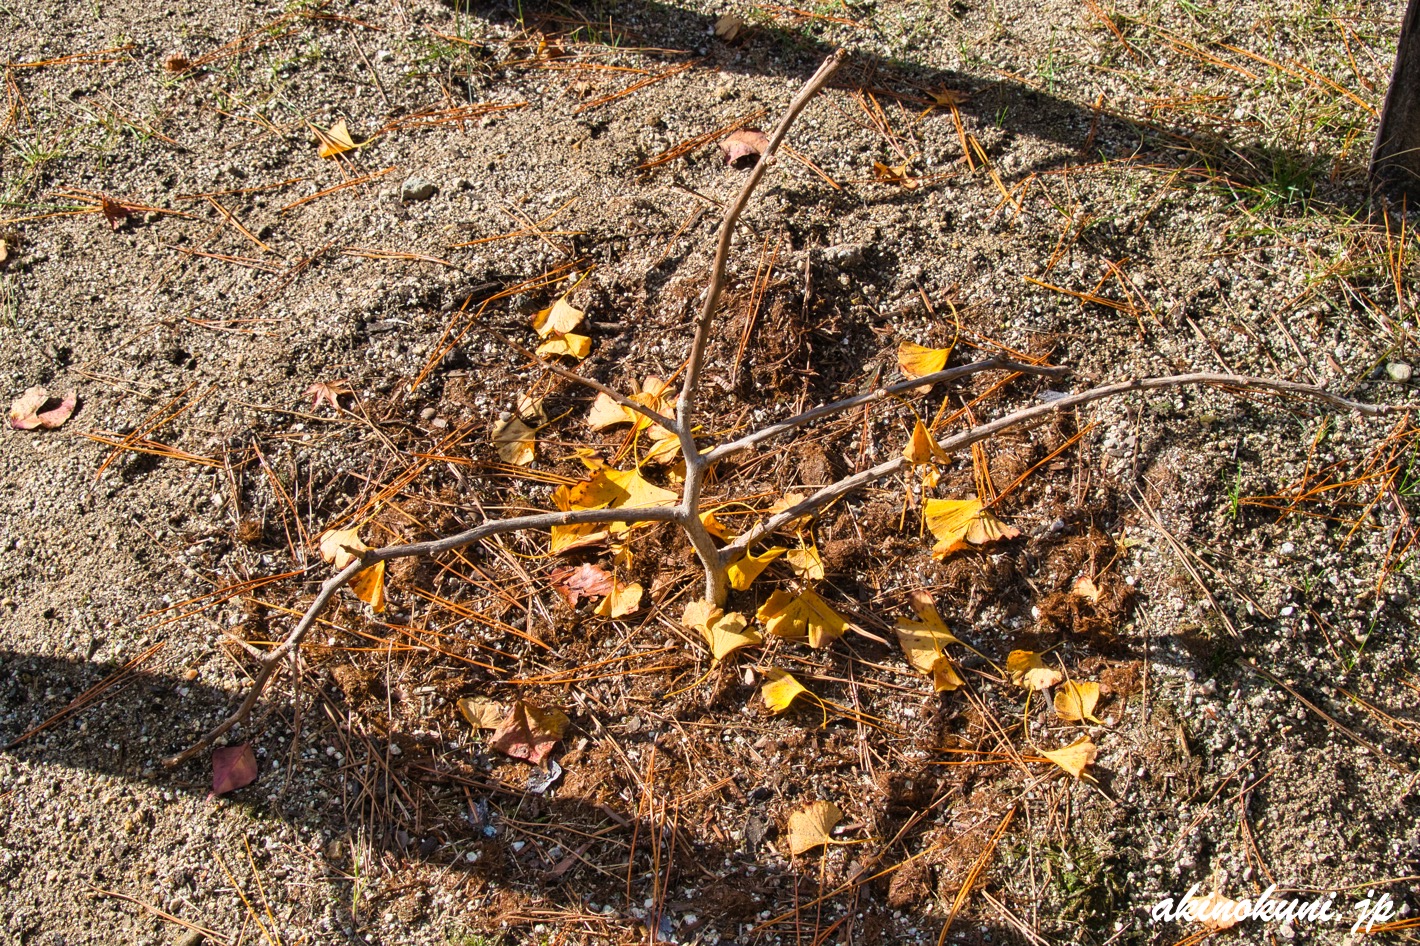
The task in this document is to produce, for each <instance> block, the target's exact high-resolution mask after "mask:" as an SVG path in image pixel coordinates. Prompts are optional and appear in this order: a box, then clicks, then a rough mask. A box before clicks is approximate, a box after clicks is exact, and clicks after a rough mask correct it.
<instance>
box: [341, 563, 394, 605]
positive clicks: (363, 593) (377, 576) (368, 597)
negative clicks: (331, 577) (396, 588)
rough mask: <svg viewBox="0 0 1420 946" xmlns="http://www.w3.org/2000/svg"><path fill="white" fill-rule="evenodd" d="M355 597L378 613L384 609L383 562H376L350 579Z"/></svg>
mask: <svg viewBox="0 0 1420 946" xmlns="http://www.w3.org/2000/svg"><path fill="white" fill-rule="evenodd" d="M350 590H351V591H353V592H355V597H357V598H359V599H360V600H361V601H363V602H365V603H366V604H368V605H369V606H370V610H371V611H374V612H375V613H376V614H379V613H381V612H383V611H384V609H385V563H384V562H376V563H375V564H374V565H371V566H370V567H369V568H367V569H365V570H364V571H362V572H360V574H358V575H356V576H355V577H354V578H352V579H351V580H350Z"/></svg>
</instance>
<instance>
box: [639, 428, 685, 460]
mask: <svg viewBox="0 0 1420 946" xmlns="http://www.w3.org/2000/svg"><path fill="white" fill-rule="evenodd" d="M646 432H647V433H648V434H650V435H651V449H650V450H648V451H646V454H645V456H644V457H642V462H643V463H660V464H666V463H671V462H673V461H674V460H675V458H676V457H678V456H680V438H679V437H677V436H676V435H675V434H673V433H671V432H670V431H669V430H666V429H665V428H664V427H662V426H661V425H659V424H654V425H652V426H651V427H650V428H649V429H648V430H647V431H646Z"/></svg>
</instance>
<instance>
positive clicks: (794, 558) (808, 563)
mask: <svg viewBox="0 0 1420 946" xmlns="http://www.w3.org/2000/svg"><path fill="white" fill-rule="evenodd" d="M784 560H785V561H787V562H788V563H789V567H790V568H792V569H794V574H795V575H798V576H799V577H800V578H802V579H803V580H805V581H822V580H823V576H824V570H823V558H822V557H820V555H819V554H818V546H817V545H813V544H810V545H809V546H808V547H807V548H801V549H790V550H789V551H788V553H787V554H785V556H784Z"/></svg>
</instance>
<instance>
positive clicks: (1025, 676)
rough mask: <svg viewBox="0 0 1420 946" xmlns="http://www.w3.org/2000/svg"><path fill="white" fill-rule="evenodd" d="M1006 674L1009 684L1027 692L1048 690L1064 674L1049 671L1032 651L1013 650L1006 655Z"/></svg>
mask: <svg viewBox="0 0 1420 946" xmlns="http://www.w3.org/2000/svg"><path fill="white" fill-rule="evenodd" d="M1006 672H1007V673H1009V674H1010V675H1011V682H1012V683H1014V684H1015V685H1016V686H1020V687H1025V688H1026V689H1027V690H1048V689H1050V688H1051V687H1053V686H1055V684H1057V683H1059V682H1060V681H1061V680H1063V679H1065V676H1064V674H1062V673H1061V672H1060V671H1059V670H1054V669H1051V668H1050V667H1047V666H1046V665H1045V661H1043V660H1041V659H1040V654H1037V653H1036V652H1035V651H1033V650H1013V651H1011V652H1010V653H1009V654H1007V655H1006Z"/></svg>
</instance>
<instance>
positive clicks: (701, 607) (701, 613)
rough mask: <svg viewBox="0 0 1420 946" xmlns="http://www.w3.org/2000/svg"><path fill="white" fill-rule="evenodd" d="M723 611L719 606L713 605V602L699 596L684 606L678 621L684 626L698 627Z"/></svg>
mask: <svg viewBox="0 0 1420 946" xmlns="http://www.w3.org/2000/svg"><path fill="white" fill-rule="evenodd" d="M724 613H725V612H724V611H722V610H721V609H720V608H717V607H715V605H714V603H712V602H710V601H707V600H706V599H704V598H701V599H699V600H698V601H692V602H690V604H687V605H686V606H685V611H684V613H682V614H681V617H680V623H681V624H683V625H685V626H686V627H693V628H700V627H704V626H705V625H706V624H708V623H710V622H711V621H713V620H714V619H715V618H717V617H719V616H720V615H722V614H724Z"/></svg>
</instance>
